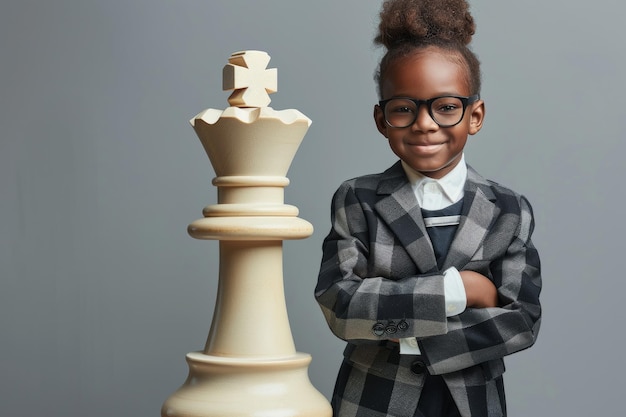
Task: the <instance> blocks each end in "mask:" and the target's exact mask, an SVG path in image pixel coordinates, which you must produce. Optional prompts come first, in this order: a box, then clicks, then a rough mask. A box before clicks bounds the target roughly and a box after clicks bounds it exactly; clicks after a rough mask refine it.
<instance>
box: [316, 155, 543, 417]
mask: <svg viewBox="0 0 626 417" xmlns="http://www.w3.org/2000/svg"><path fill="white" fill-rule="evenodd" d="M533 228H534V220H533V215H532V209H531V207H530V204H529V203H528V201H527V200H526V199H525V198H524V197H522V196H520V195H518V194H516V193H514V192H513V191H511V190H509V189H506V188H504V187H502V186H500V185H498V184H496V183H493V182H490V181H487V180H485V179H483V178H482V177H481V176H480V175H478V174H477V173H476V171H474V170H473V169H471V168H469V167H468V179H467V182H466V185H465V196H464V202H463V210H462V213H461V221H460V224H459V226H458V230H457V233H456V235H455V237H454V240H453V242H452V244H451V246H450V249H449V251H448V254H447V256H446V258H445V261H444V262H443V266H442V268H441V269H439V268H438V267H437V262H436V259H435V255H434V252H433V248H432V245H431V242H430V239H429V237H428V233H427V232H426V227H425V225H424V220H423V218H422V214H421V210H420V207H419V206H418V204H417V201H416V199H415V195H414V193H413V190H412V189H411V186H410V184H409V182H408V180H407V179H406V176H405V173H404V171H403V169H402V167H401V165H400V163H399V162H398V163H396V164H395V165H394V166H392V167H391V168H389V169H388V170H387V171H385V172H384V173H381V174H374V175H367V176H363V177H359V178H355V179H352V180H349V181H346V182H344V183H343V184H342V185H341V186H340V187H339V189H338V190H337V192H336V193H335V195H334V197H333V202H332V228H331V231H330V233H329V234H328V236H327V237H326V239H325V240H324V244H323V257H322V262H321V267H320V273H319V278H318V283H317V286H316V289H315V297H316V299H317V301H318V303H319V305H320V307H321V309H322V312H323V314H324V316H325V318H326V320H327V322H328V324H329V327H330V328H331V330H332V331H333V333H334V334H335V335H336V336H337V337H339V338H341V339H343V340H346V341H347V342H348V345H347V348H346V351H345V353H344V355H345V360H344V363H343V365H342V368H341V370H340V374H339V377H338V379H337V385H336V388H335V395H334V398H333V406H334V410H335V414H336V415H337V416H342V417H344V416H346V417H347V416H358V417H361V416H368V417H370V416H372V417H375V416H398V417H401V416H409V417H410V416H413V415H414V412H415V407H416V405H417V402H418V400H419V395H420V391H421V387H422V385H423V380H424V375H423V374H416V373H414V372H412V371H411V366H412V364H413V362H414V361H415V356H408V355H399V354H398V352H397V347H393V346H392V347H391V348H390V344H389V343H388V342H387V340H388V339H392V338H396V339H397V338H407V337H416V338H417V340H418V342H419V345H420V350H421V352H422V354H423V356H421V360H423V361H424V363H425V365H426V368H427V370H428V372H429V373H430V374H433V375H436V374H440V375H442V376H443V378H444V380H445V382H446V384H447V386H448V388H449V390H450V392H451V394H452V397H453V398H454V401H455V402H456V404H457V407H458V408H459V411H460V412H461V414H462V415H463V416H468V417H469V416H480V417H491V416H502V415H505V406H504V391H503V388H502V373H503V372H504V364H503V361H502V358H503V357H504V356H505V355H508V354H511V353H514V352H517V351H519V350H522V349H525V348H528V347H529V346H531V345H532V344H533V343H534V342H535V339H536V337H537V333H538V331H539V326H540V322H541V318H540V317H541V307H540V303H539V293H540V291H541V276H540V262H539V256H538V254H537V251H536V249H535V247H534V246H533V244H532V242H531V234H532V231H533ZM451 266H455V267H456V268H457V269H458V270H473V271H476V272H479V273H481V274H483V275H485V276H487V277H488V278H490V279H491V280H492V281H493V282H494V284H495V285H496V288H497V289H498V295H499V301H500V307H497V308H483V309H476V308H467V309H466V310H465V311H464V312H463V313H461V314H459V315H458V316H453V317H446V312H445V297H444V288H443V275H442V272H441V271H444V270H446V269H447V268H449V267H451Z"/></svg>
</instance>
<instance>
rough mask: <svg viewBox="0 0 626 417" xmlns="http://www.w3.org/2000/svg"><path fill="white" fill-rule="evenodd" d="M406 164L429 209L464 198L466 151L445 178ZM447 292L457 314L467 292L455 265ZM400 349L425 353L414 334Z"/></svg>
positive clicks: (446, 280)
mask: <svg viewBox="0 0 626 417" xmlns="http://www.w3.org/2000/svg"><path fill="white" fill-rule="evenodd" d="M402 168H404V172H405V173H406V175H407V178H408V179H409V182H410V183H411V187H412V188H413V192H414V193H415V197H416V198H417V202H418V204H419V206H420V207H421V208H423V209H426V210H441V209H443V208H446V207H448V206H450V205H452V204H454V203H456V202H458V201H460V200H461V199H462V198H463V189H464V187H465V181H466V180H467V165H466V164H465V155H462V156H461V160H460V161H459V163H458V164H457V165H456V166H455V167H454V168H453V169H452V171H450V172H449V173H448V174H446V175H445V176H444V177H443V178H440V179H434V178H430V177H427V176H425V175H423V174H421V173H419V172H417V171H415V170H414V169H413V168H411V167H410V166H408V165H407V164H406V163H405V162H404V161H402ZM443 285H444V295H445V298H446V316H447V317H451V316H456V315H457V314H460V313H462V312H463V311H464V310H465V307H466V306H467V295H466V294H465V287H464V285H463V281H462V280H461V275H460V274H459V271H458V270H457V269H456V268H455V267H450V268H448V269H446V270H445V271H444V272H443ZM400 353H402V354H408V355H419V354H421V352H420V349H419V346H418V345H417V339H415V338H414V337H410V338H405V339H400Z"/></svg>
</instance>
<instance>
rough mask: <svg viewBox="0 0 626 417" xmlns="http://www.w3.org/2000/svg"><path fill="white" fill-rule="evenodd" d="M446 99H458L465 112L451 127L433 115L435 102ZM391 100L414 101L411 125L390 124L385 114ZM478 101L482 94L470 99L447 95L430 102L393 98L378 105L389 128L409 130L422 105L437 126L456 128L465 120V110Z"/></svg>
mask: <svg viewBox="0 0 626 417" xmlns="http://www.w3.org/2000/svg"><path fill="white" fill-rule="evenodd" d="M446 97H451V98H456V99H458V100H460V101H461V103H462V104H463V112H462V113H461V117H460V118H459V121H458V122H456V123H453V124H451V125H444V124H441V123H439V122H438V121H437V119H435V116H434V115H433V109H432V104H433V103H434V102H435V100H439V99H442V98H446ZM391 100H409V101H412V102H413V103H415V106H416V111H415V117H414V118H413V121H412V122H411V123H409V124H408V125H406V126H394V125H392V124H391V123H389V120H387V114H386V113H385V106H386V105H387V103H389V102H390V101H391ZM478 100H480V94H474V95H471V96H469V97H464V96H454V95H445V96H438V97H433V98H429V99H428V100H419V99H416V98H411V97H392V98H388V99H386V100H380V101H379V102H378V105H379V106H380V109H381V110H382V112H383V117H384V118H385V123H387V126H389V127H393V128H396V129H404V128H407V127H409V126H411V125H412V124H413V123H415V121H416V120H417V114H418V113H419V108H420V106H421V105H422V104H425V105H426V108H427V109H428V114H429V115H430V118H431V119H433V121H434V122H435V123H437V125H438V126H439V127H452V126H456V125H458V124H459V123H461V120H463V118H464V117H465V110H466V109H467V106H469V105H470V104H473V103H475V102H477V101H478Z"/></svg>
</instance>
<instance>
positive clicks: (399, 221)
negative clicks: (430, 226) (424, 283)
mask: <svg viewBox="0 0 626 417" xmlns="http://www.w3.org/2000/svg"><path fill="white" fill-rule="evenodd" d="M377 193H378V194H379V195H380V196H381V199H380V200H379V201H378V202H377V203H376V204H375V209H376V211H377V212H378V215H379V216H380V217H381V218H382V219H383V220H384V221H385V223H386V224H387V226H389V228H390V229H391V231H392V232H393V233H394V234H395V235H396V237H397V238H398V240H399V241H400V243H401V244H402V246H404V248H405V249H406V251H407V252H408V254H409V256H410V257H411V259H412V260H413V262H415V265H416V266H417V268H418V270H419V271H420V272H421V273H429V272H435V271H436V270H437V260H436V258H435V253H434V251H433V247H432V244H431V242H430V238H429V237H428V233H427V232H426V226H425V225H424V219H423V217H422V212H421V209H420V207H419V206H418V205H417V199H416V198H415V194H414V192H413V189H412V188H411V184H410V183H409V181H408V180H407V178H406V174H405V173H404V170H403V169H402V165H401V164H400V162H398V163H396V164H394V165H393V166H392V167H391V168H389V169H388V170H387V171H385V172H384V173H383V175H382V178H381V181H380V183H379V185H378V189H377Z"/></svg>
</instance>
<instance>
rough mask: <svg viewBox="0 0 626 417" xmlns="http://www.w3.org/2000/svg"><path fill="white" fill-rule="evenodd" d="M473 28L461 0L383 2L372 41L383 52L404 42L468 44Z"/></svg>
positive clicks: (394, 0)
mask: <svg viewBox="0 0 626 417" xmlns="http://www.w3.org/2000/svg"><path fill="white" fill-rule="evenodd" d="M475 29H476V25H475V24H474V18H473V17H472V15H471V14H470V12H469V4H468V3H467V1H465V0H385V2H384V3H383V6H382V9H381V12H380V24H379V25H378V35H377V36H376V38H375V39H374V42H375V43H377V44H381V45H383V46H385V47H386V48H387V49H391V48H392V47H394V46H397V45H399V44H402V43H406V42H410V43H430V42H447V43H449V42H454V43H459V44H461V45H468V44H469V43H470V41H471V40H472V35H473V34H474V32H475Z"/></svg>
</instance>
